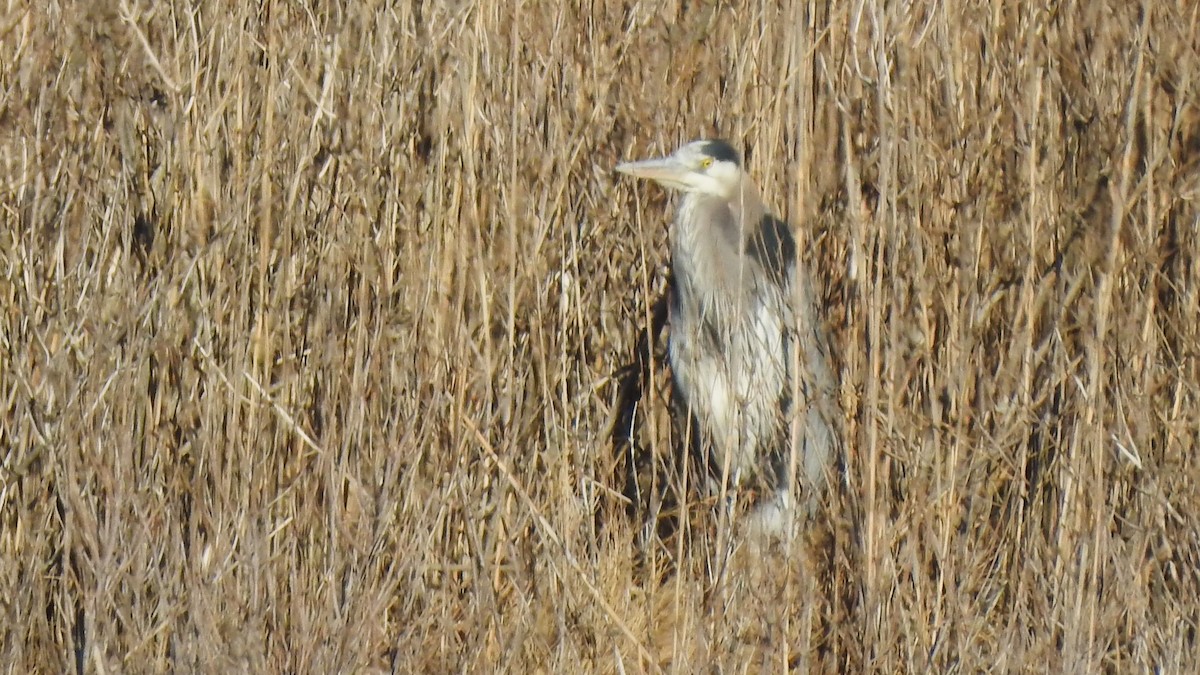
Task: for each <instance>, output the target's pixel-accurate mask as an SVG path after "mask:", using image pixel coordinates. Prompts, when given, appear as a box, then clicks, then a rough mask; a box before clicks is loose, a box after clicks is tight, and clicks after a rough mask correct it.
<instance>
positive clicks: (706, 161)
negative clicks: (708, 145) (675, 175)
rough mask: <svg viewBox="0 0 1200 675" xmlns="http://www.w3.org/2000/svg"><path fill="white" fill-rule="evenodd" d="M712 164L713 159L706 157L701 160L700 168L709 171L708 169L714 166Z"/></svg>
mask: <svg viewBox="0 0 1200 675" xmlns="http://www.w3.org/2000/svg"><path fill="white" fill-rule="evenodd" d="M712 162H713V161H712V157H705V158H704V159H702V160H700V168H701V169H707V168H708V167H710V166H712Z"/></svg>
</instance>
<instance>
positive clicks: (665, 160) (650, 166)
mask: <svg viewBox="0 0 1200 675" xmlns="http://www.w3.org/2000/svg"><path fill="white" fill-rule="evenodd" d="M617 171H619V172H620V173H623V174H627V175H630V176H633V177H634V178H648V179H650V180H652V181H656V182H658V183H662V184H663V185H667V186H670V187H676V188H678V187H684V186H685V183H684V180H683V179H684V177H685V176H686V175H687V174H688V173H690V172H691V169H690V168H688V167H687V166H685V165H684V164H683V163H681V162H680V161H679V160H677V159H675V158H674V157H662V158H658V159H643V160H641V161H639V162H621V163H620V164H618V165H617Z"/></svg>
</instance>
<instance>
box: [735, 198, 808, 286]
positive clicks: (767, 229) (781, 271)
mask: <svg viewBox="0 0 1200 675" xmlns="http://www.w3.org/2000/svg"><path fill="white" fill-rule="evenodd" d="M746 248H747V249H748V251H747V252H748V253H749V254H750V257H751V258H753V259H754V260H756V261H758V264H759V265H762V268H763V269H764V270H766V271H767V274H769V275H770V276H771V280H772V281H774V282H775V283H777V284H779V285H780V286H782V285H784V284H785V283H786V282H787V280H788V279H787V277H788V273H789V272H790V271H791V267H792V266H793V265H795V264H796V240H795V239H794V238H793V237H792V228H791V227H788V224H787V223H785V222H783V221H782V220H780V219H778V218H776V217H775V216H772V215H771V214H769V213H768V214H766V215H764V216H763V217H762V220H761V221H759V224H758V231H757V232H755V233H754V234H752V235H751V236H750V241H749V242H748V246H747V247H746Z"/></svg>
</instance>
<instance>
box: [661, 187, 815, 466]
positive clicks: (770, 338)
mask: <svg viewBox="0 0 1200 675" xmlns="http://www.w3.org/2000/svg"><path fill="white" fill-rule="evenodd" d="M733 203H734V204H735V205H736V204H737V202H736V200H735V201H734V202H733ZM730 208H731V207H730V206H729V202H725V201H722V200H715V199H707V198H705V197H704V196H700V195H688V196H687V197H686V198H685V199H684V200H683V203H682V204H681V205H680V212H679V216H678V219H677V221H676V224H675V226H674V227H673V228H672V231H671V265H672V271H673V275H674V289H673V290H674V293H673V297H672V301H671V305H670V325H671V331H670V338H669V342H668V354H669V358H670V361H671V369H672V373H673V377H674V380H675V386H676V390H677V393H678V395H679V396H680V398H681V399H682V400H681V401H680V403H681V404H682V406H683V407H684V408H685V409H686V410H687V411H688V412H690V414H691V417H692V419H693V420H694V424H695V429H694V432H695V433H697V434H698V436H699V438H698V439H697V440H698V441H699V442H700V445H701V446H702V447H704V448H706V449H707V452H708V458H709V461H710V464H711V468H712V469H713V470H714V472H715V473H716V474H717V475H719V474H720V473H721V472H723V471H724V470H725V469H726V468H728V471H729V476H730V479H731V481H732V482H733V483H734V484H738V483H741V482H744V481H745V480H746V479H747V478H750V477H751V476H757V477H760V478H762V479H764V480H765V482H766V483H767V484H768V485H775V484H776V483H777V482H778V480H779V478H781V477H780V476H779V475H778V473H779V468H780V459H781V457H782V456H783V453H784V451H785V450H786V449H787V437H788V425H787V424H786V423H785V417H786V415H785V413H786V412H787V410H788V408H789V403H790V394H791V389H792V388H791V384H790V374H789V361H790V355H789V351H790V348H789V339H788V334H787V331H788V327H789V326H791V325H792V318H793V316H792V309H791V303H790V293H789V292H788V289H790V287H791V281H792V275H793V272H794V267H793V266H792V265H791V264H790V261H788V260H785V259H784V258H783V257H782V253H783V252H784V251H785V250H786V252H787V253H788V254H790V255H794V248H788V247H791V246H793V245H792V243H791V239H790V234H789V233H786V232H774V231H773V232H772V233H770V234H771V236H770V237H767V238H766V239H764V237H763V233H762V231H761V230H762V227H763V224H766V225H768V226H774V225H775V224H780V223H779V221H775V220H774V219H771V218H770V217H769V216H768V215H767V214H765V213H746V214H744V215H745V217H744V218H740V219H739V218H735V217H734V215H735V214H733V213H732V212H731V211H730ZM733 208H736V206H734V207H733ZM739 222H749V223H754V224H755V225H754V228H753V229H752V230H751V231H745V232H744V231H741V230H742V229H743V228H741V227H740V226H738V225H737V223H739ZM681 223H704V224H706V225H705V226H706V227H715V228H716V229H717V231H716V232H700V231H696V230H695V229H689V228H688V227H687V226H682V225H680V224H681ZM784 227H786V226H784ZM785 235H786V237H787V241H778V240H777V239H779V238H780V237H782V236H785ZM767 247H769V248H773V249H774V251H775V253H776V257H774V258H772V257H771V256H770V255H768V254H767V253H768V251H766V250H764V248H767ZM743 253H744V254H743ZM780 282H782V283H780Z"/></svg>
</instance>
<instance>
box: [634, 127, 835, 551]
mask: <svg viewBox="0 0 1200 675" xmlns="http://www.w3.org/2000/svg"><path fill="white" fill-rule="evenodd" d="M617 171H619V172H621V173H625V174H628V175H630V176H635V177H637V178H648V179H650V180H653V181H656V182H658V183H660V184H662V185H664V186H665V187H668V188H671V189H674V190H680V191H682V192H683V193H684V194H683V199H682V201H681V202H680V204H679V207H678V212H677V213H676V215H675V222H674V224H673V225H672V227H671V229H670V235H669V239H670V248H671V271H672V286H671V289H670V299H669V304H668V325H669V331H670V332H669V337H668V349H667V354H668V360H669V362H670V365H671V372H672V377H673V379H674V386H675V391H676V399H677V403H678V404H679V409H680V410H682V411H686V412H687V413H688V414H689V417H690V420H691V425H692V426H691V432H692V435H693V437H694V438H695V439H696V442H695V443H694V445H693V447H694V448H696V449H698V450H700V451H701V452H700V455H701V459H702V461H703V462H704V464H706V465H707V467H708V470H709V471H708V474H709V476H710V478H713V479H715V480H714V481H710V483H711V484H712V486H724V488H726V489H727V490H736V489H738V488H741V487H745V486H749V487H752V488H758V489H760V490H763V491H764V492H765V493H766V495H767V496H766V497H765V499H760V500H758V505H757V507H756V508H755V512H756V513H757V514H759V516H760V518H761V519H762V520H763V521H764V525H765V526H766V527H769V528H771V529H773V530H777V529H778V527H779V526H781V525H782V524H783V523H784V522H785V521H783V520H782V519H781V518H782V517H783V516H786V515H787V514H789V513H791V512H792V509H791V505H792V504H793V503H794V501H795V500H794V498H793V496H792V494H793V493H792V489H793V487H794V485H793V483H792V480H791V479H790V477H792V476H794V477H795V478H796V479H797V480H798V482H799V483H800V484H801V485H802V486H803V488H804V491H805V494H806V495H807V496H808V499H807V500H806V501H807V503H808V504H809V507H810V508H811V507H812V506H813V505H815V503H816V500H815V496H816V495H819V494H820V490H821V487H822V486H823V485H824V482H825V476H826V470H827V468H828V466H829V464H830V462H831V460H832V459H833V456H834V452H835V448H836V446H837V443H838V436H837V434H836V432H835V429H834V426H833V423H832V422H833V419H832V416H833V410H834V408H833V405H834V403H833V400H834V391H833V389H834V387H833V377H832V375H831V373H830V368H829V362H828V345H827V342H826V339H825V337H824V330H823V328H822V326H821V323H820V321H819V319H818V315H817V310H816V303H815V294H814V292H813V287H812V282H811V280H810V278H809V275H808V273H807V271H806V269H805V268H804V266H803V265H802V264H800V262H799V261H798V260H797V258H796V244H795V240H794V239H793V237H792V233H791V230H790V228H789V227H788V225H787V223H785V222H783V221H782V220H780V219H778V218H776V217H775V216H773V215H771V213H770V212H768V211H767V209H766V207H765V206H764V205H763V202H762V199H761V197H760V196H759V192H758V189H757V188H756V187H755V185H754V183H753V181H751V180H750V177H749V176H748V175H747V174H746V172H745V171H744V170H743V168H742V163H741V159H740V158H739V156H738V153H737V152H736V151H735V150H734V149H733V148H732V147H731V146H730V145H729V144H728V143H727V142H725V141H720V140H701V141H695V142H692V143H688V144H687V145H684V146H683V147H682V148H680V149H679V150H677V151H676V152H675V153H674V154H672V155H670V156H669V157H664V158H659V159H648V160H643V161H637V162H626V163H622V164H619V165H617ZM793 420H794V421H795V424H793ZM793 449H794V450H795V452H793ZM793 458H795V462H794V463H793ZM793 467H794V469H793ZM716 481H720V482H716Z"/></svg>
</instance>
